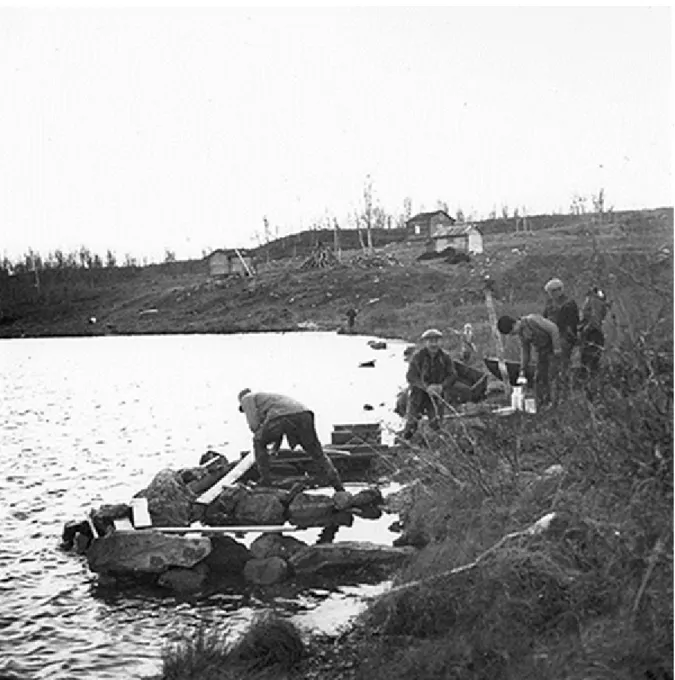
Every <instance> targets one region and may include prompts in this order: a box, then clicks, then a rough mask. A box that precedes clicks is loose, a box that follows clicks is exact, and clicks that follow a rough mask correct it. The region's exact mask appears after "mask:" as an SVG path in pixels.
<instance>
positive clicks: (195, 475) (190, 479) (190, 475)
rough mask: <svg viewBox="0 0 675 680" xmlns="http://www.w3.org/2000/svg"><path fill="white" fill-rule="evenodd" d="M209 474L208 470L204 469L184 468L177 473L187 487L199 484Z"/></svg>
mask: <svg viewBox="0 0 675 680" xmlns="http://www.w3.org/2000/svg"><path fill="white" fill-rule="evenodd" d="M208 474H209V472H208V470H207V469H206V468H203V467H193V468H182V469H180V470H178V472H177V473H176V475H177V476H178V478H179V479H180V481H181V482H183V484H186V485H187V484H194V483H197V482H199V480H201V479H203V478H204V477H206V476H207V475H208Z"/></svg>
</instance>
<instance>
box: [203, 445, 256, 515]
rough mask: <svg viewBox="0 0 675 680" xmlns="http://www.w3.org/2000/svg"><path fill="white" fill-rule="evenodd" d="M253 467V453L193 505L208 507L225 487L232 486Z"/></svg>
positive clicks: (248, 454) (247, 455) (245, 457)
mask: <svg viewBox="0 0 675 680" xmlns="http://www.w3.org/2000/svg"><path fill="white" fill-rule="evenodd" d="M254 465H255V455H254V454H253V451H250V452H249V453H247V454H246V455H245V456H244V457H243V458H242V459H241V460H240V461H239V462H238V463H237V465H235V467H233V468H232V469H231V470H230V471H229V472H228V473H227V474H226V475H225V476H224V477H223V478H222V479H221V480H219V481H218V482H216V483H215V484H214V485H213V486H212V487H211V488H210V489H207V490H206V491H205V492H204V493H203V494H202V495H201V496H199V497H198V498H197V499H196V500H195V503H201V504H202V505H208V504H209V503H210V502H211V501H212V500H214V498H216V496H217V495H218V494H219V493H220V492H221V491H222V490H223V489H224V488H225V487H226V486H232V485H233V484H234V483H235V482H236V481H237V480H238V479H239V478H240V477H241V476H242V475H243V474H244V473H245V472H247V471H248V470H249V469H250V468H252V467H253V466H254Z"/></svg>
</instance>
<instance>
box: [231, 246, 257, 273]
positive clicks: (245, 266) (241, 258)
mask: <svg viewBox="0 0 675 680" xmlns="http://www.w3.org/2000/svg"><path fill="white" fill-rule="evenodd" d="M234 252H235V253H237V257H238V258H239V259H240V260H241V263H242V264H243V265H244V269H245V270H246V273H247V274H248V275H249V276H253V272H252V271H251V269H250V267H249V266H248V265H247V264H246V260H245V259H244V258H243V257H242V256H241V253H240V252H239V251H238V250H237V249H236V248H235V249H234Z"/></svg>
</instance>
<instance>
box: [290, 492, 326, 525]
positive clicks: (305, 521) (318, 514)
mask: <svg viewBox="0 0 675 680" xmlns="http://www.w3.org/2000/svg"><path fill="white" fill-rule="evenodd" d="M334 511H335V505H334V503H333V499H332V498H331V497H330V496H325V495H323V494H310V493H304V492H303V493H299V494H298V495H297V496H295V498H294V499H293V500H292V501H291V504H290V505H289V506H288V519H289V521H290V522H291V523H293V524H295V525H296V526H300V527H309V526H313V525H320V524H322V523H325V521H326V520H327V519H329V518H330V517H331V515H332V514H333V513H334Z"/></svg>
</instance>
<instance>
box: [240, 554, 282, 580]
mask: <svg viewBox="0 0 675 680" xmlns="http://www.w3.org/2000/svg"><path fill="white" fill-rule="evenodd" d="M287 574H288V563H287V562H286V560H284V559H282V558H281V557H267V558H265V559H255V558H254V559H252V560H249V561H248V562H247V563H246V566H245V567H244V578H245V579H246V580H247V581H248V582H249V583H255V584H256V585H261V586H271V585H272V584H274V583H279V582H280V581H283V580H284V579H285V578H286V575H287Z"/></svg>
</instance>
